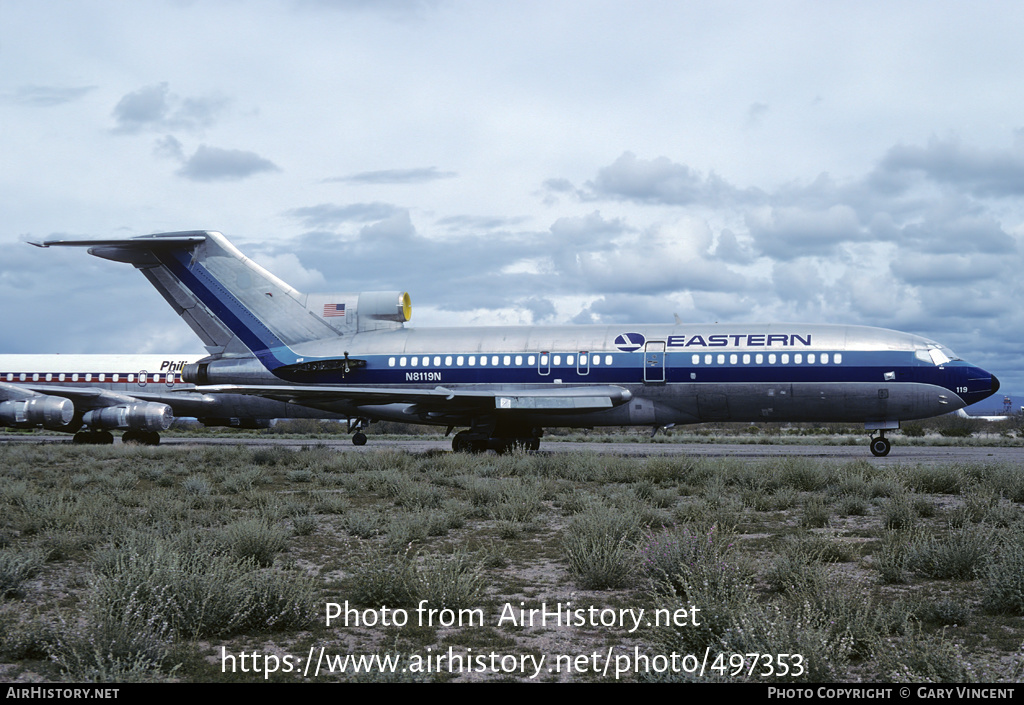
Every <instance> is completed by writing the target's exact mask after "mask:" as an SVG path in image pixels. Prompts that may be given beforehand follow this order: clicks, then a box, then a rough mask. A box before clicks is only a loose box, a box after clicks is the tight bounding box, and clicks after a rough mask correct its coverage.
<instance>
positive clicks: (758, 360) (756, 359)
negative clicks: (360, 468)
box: [754, 353, 764, 365]
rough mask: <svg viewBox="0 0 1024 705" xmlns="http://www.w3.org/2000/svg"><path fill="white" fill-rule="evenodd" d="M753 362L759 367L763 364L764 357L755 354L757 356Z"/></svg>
mask: <svg viewBox="0 0 1024 705" xmlns="http://www.w3.org/2000/svg"><path fill="white" fill-rule="evenodd" d="M754 362H756V363H757V364H759V365H760V364H761V363H763V362H764V355H762V354H761V353H758V354H757V355H756V356H755V357H754Z"/></svg>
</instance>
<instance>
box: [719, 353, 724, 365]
mask: <svg viewBox="0 0 1024 705" xmlns="http://www.w3.org/2000/svg"><path fill="white" fill-rule="evenodd" d="M718 364H719V365H724V364H725V355H722V354H719V356H718Z"/></svg>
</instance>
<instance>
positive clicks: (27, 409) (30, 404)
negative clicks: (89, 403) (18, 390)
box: [0, 395, 75, 431]
mask: <svg viewBox="0 0 1024 705" xmlns="http://www.w3.org/2000/svg"><path fill="white" fill-rule="evenodd" d="M74 416H75V405H74V404H73V403H72V401H71V400H70V399H63V398H61V397H53V396H49V395H43V396H37V397H29V398H28V399H16V400H13V401H5V402H3V403H2V404H0V425H3V426H12V427H15V428H35V427H36V426H42V427H43V428H46V429H50V430H53V431H57V430H62V429H64V427H65V426H67V425H68V424H69V423H71V419H73V418H74Z"/></svg>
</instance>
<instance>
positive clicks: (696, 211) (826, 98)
mask: <svg viewBox="0 0 1024 705" xmlns="http://www.w3.org/2000/svg"><path fill="white" fill-rule="evenodd" d="M1021 26H1024V5H1022V4H1020V3H1016V2H985V1H981V2H974V3H962V2H942V1H936V0H928V1H927V2H915V1H912V0H909V1H905V2H899V3H891V2H875V1H871V0H868V1H860V2H828V3H824V2H818V1H811V2H795V1H787V0H773V1H772V2H755V1H750V2H730V1H728V0H724V1H723V0H714V1H708V2H701V1H693V2H685V3H682V2H676V1H666V2H655V1H649V2H648V1H645V0H636V1H633V2H628V3H627V2H624V1H623V0H617V1H607V2H603V1H601V0H580V1H571V0H545V1H544V2H531V1H529V0H517V2H514V3H513V2H499V1H489V0H377V1H374V0H347V1H346V0H262V1H259V0H258V1H252V0H247V1H246V2H241V0H201V1H196V2H190V1H187V0H162V1H161V0H143V1H142V2H134V3H127V2H123V1H121V0H112V1H109V2H107V1H100V0H78V1H76V2H66V1H64V0H60V1H58V0H0V155H2V165H3V168H2V169H0V215H2V219H0V253H2V254H0V295H2V296H3V300H4V301H5V302H6V303H7V305H6V306H2V307H0V330H2V331H3V333H2V334H0V341H2V344H0V352H12V353H28V352H66V353H74V352H113V351H118V352H190V351H201V346H200V345H199V344H198V341H197V340H196V338H195V337H194V336H193V334H192V333H191V331H190V330H189V329H188V328H187V326H185V325H184V323H182V322H181V321H180V320H179V319H178V318H177V317H176V316H175V315H174V314H173V312H172V311H171V309H170V308H169V307H167V305H166V304H165V303H164V302H163V300H162V299H161V298H160V297H159V295H158V294H157V293H156V292H155V291H154V290H152V289H151V288H150V287H149V285H148V284H147V283H146V282H145V280H144V279H143V278H142V277H141V276H140V275H139V274H138V273H136V272H134V271H133V270H131V268H129V267H126V266H117V265H115V264H113V263H110V262H106V261H102V260H98V259H95V258H92V257H88V256H87V255H85V254H84V253H83V252H81V251H74V250H68V251H63V250H39V249H36V248H32V247H29V246H28V245H26V244H24V243H25V241H26V240H32V239H43V238H57V237H62V238H63V237H66V238H86V237H117V236H130V235H140V234H147V233H152V232H160V231H169V230H187V229H212V230H220V231H221V232H223V233H224V234H225V235H227V236H228V237H229V238H231V239H232V240H234V241H235V242H236V244H238V245H239V246H240V247H241V248H242V250H243V251H244V252H246V253H247V254H249V255H251V256H252V257H253V258H254V259H255V260H256V261H258V262H260V263H261V264H263V265H265V266H267V267H268V268H270V269H271V270H273V271H274V272H275V273H277V274H279V275H280V276H281V277H282V278H283V279H285V280H286V281H288V282H289V283H291V284H292V285H293V286H295V287H297V288H299V289H302V290H306V291H313V290H319V291H359V290H371V289H403V290H408V291H410V292H411V294H412V297H413V312H414V313H413V324H415V325H418V326H429V325H449V324H466V325H487V324H498V323H524V324H529V323H567V322H576V323H585V322H610V323H617V322H622V323H625V322H629V321H632V322H665V323H670V322H672V320H673V314H678V315H679V316H680V318H682V319H683V320H684V321H693V322H714V321H718V322H742V321H769V320H772V321H807V322H820V323H852V324H865V325H875V326H882V327H888V328H896V329H900V330H906V331H911V332H915V333H919V334H922V335H925V336H928V337H931V338H934V339H936V340H939V341H941V342H943V343H945V344H947V345H949V346H950V347H952V348H953V349H954V350H955V351H956V352H958V353H959V354H960V355H961V356H962V357H964V358H965V359H968V360H971V361H972V362H975V363H977V364H979V365H981V366H983V367H986V368H987V369H990V370H992V371H993V372H995V373H996V374H997V375H998V376H999V377H1000V378H1001V379H1002V380H1003V383H1004V390H1005V391H1010V392H1013V393H1016V394H1021V393H1024V368H1022V365H1021V363H1020V350H1021V349H1022V348H1024V306H1022V301H1024V284H1022V282H1024V276H1022V272H1024V205H1022V202H1021V197H1022V195H1024V90H1022V89H1021V83H1020V81H1021V79H1020V77H1021V76H1024V52H1022V51H1020V48H1019V44H1020V37H1019V28H1020V27H1021Z"/></svg>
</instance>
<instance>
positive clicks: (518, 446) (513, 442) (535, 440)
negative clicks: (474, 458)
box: [452, 428, 542, 455]
mask: <svg viewBox="0 0 1024 705" xmlns="http://www.w3.org/2000/svg"><path fill="white" fill-rule="evenodd" d="M519 430H520V433H517V434H516V435H495V436H492V435H490V434H489V433H486V432H482V431H473V430H469V431H459V432H458V433H456V434H455V437H454V438H452V450H453V451H455V452H456V453H483V452H485V451H488V450H493V451H495V452H496V453H498V455H504V454H505V453H511V452H512V451H515V450H539V449H540V437H541V433H542V431H541V429H539V428H533V429H519Z"/></svg>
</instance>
